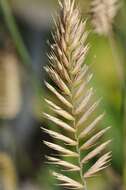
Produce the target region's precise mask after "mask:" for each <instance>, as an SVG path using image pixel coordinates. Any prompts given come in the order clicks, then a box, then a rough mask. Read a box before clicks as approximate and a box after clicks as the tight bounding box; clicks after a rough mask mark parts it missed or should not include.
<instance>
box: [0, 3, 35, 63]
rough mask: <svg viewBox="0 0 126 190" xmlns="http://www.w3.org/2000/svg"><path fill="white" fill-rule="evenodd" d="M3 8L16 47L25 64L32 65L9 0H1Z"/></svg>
mask: <svg viewBox="0 0 126 190" xmlns="http://www.w3.org/2000/svg"><path fill="white" fill-rule="evenodd" d="M0 6H1V10H2V13H3V16H4V19H5V23H6V25H7V27H8V30H9V32H10V34H11V37H12V39H13V41H14V43H15V46H16V49H17V51H18V53H19V55H20V57H21V59H22V62H23V63H24V64H25V65H30V63H31V59H30V56H29V54H28V52H27V49H26V47H25V45H24V43H23V40H22V38H21V35H20V33H19V31H18V29H17V26H16V21H15V18H14V17H13V14H12V11H11V8H10V5H9V3H8V0H0Z"/></svg>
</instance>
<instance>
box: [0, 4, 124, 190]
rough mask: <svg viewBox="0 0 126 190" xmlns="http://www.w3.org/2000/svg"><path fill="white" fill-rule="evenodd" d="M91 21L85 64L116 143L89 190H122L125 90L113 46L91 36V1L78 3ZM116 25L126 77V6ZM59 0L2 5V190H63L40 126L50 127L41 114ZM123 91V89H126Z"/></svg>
mask: <svg viewBox="0 0 126 190" xmlns="http://www.w3.org/2000/svg"><path fill="white" fill-rule="evenodd" d="M78 3H79V4H80V7H81V12H82V15H83V17H84V18H87V17H88V18H89V19H88V29H89V30H90V31H91V32H90V34H89V38H88V42H89V43H90V44H91V49H90V52H89V54H88V58H87V60H86V62H87V64H91V69H92V71H93V73H94V78H93V81H92V84H93V86H94V88H95V89H96V94H97V95H98V96H99V97H103V101H102V102H103V103H102V107H101V110H102V111H104V110H106V117H105V120H104V123H103V125H104V126H109V125H112V128H111V131H110V132H109V133H107V135H108V136H107V137H106V138H112V139H113V141H112V145H111V148H110V149H112V152H113V159H112V164H111V166H110V168H109V169H107V170H106V171H105V172H104V173H101V174H100V175H98V176H97V178H95V180H94V179H90V180H89V181H88V186H89V189H90V190H107V189H110V190H120V189H121V188H122V184H124V182H125V181H126V179H125V174H124V173H125V172H124V168H125V167H124V166H125V161H126V160H125V156H124V155H125V153H124V152H125V149H126V144H125V141H126V140H125V138H126V137H125V134H126V133H125V130H126V129H125V125H124V124H123V123H124V120H125V119H124V118H126V117H125V116H126V115H125V102H126V95H125V93H124V92H125V86H124V90H123V92H122V89H121V87H120V80H119V78H118V72H117V65H116V64H115V59H114V57H113V53H112V49H111V43H110V42H109V39H108V38H107V37H103V36H98V35H97V34H95V33H93V32H92V30H91V29H92V27H91V22H90V16H89V14H88V13H89V4H90V1H89V0H78ZM121 4H122V6H121V9H120V11H119V12H118V15H117V17H116V18H115V22H114V25H113V33H114V38H115V43H116V50H117V51H118V53H119V56H120V58H121V60H122V65H121V67H122V68H123V73H124V75H126V72H125V68H126V53H125V50H126V3H125V1H123V2H122V1H121ZM57 5H58V3H57V0H46V1H45V0H0V190H40V189H41V190H59V189H61V188H60V187H57V186H54V183H55V181H54V179H53V177H52V176H51V175H50V170H51V169H52V167H51V166H48V165H47V164H46V163H45V162H46V159H45V155H46V154H50V150H48V148H47V147H46V146H45V145H43V142H42V141H43V140H44V139H49V138H50V137H49V136H48V135H46V134H44V133H43V131H42V130H41V129H40V127H41V126H48V127H49V124H48V123H47V121H45V120H43V118H42V112H43V110H45V109H47V108H46V107H45V103H44V100H43V98H44V97H45V96H49V95H48V94H47V92H46V89H45V87H44V82H43V81H44V78H45V77H46V76H45V72H44V70H43V66H44V65H46V64H48V59H47V53H48V51H49V47H48V43H47V41H48V40H51V31H52V29H53V22H52V17H51V15H52V14H53V13H54V12H55V11H56V10H57ZM124 85H125V84H124ZM125 189H126V186H124V190H125Z"/></svg>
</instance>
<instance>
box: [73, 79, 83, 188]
mask: <svg viewBox="0 0 126 190" xmlns="http://www.w3.org/2000/svg"><path fill="white" fill-rule="evenodd" d="M71 78H72V79H73V77H72V76H71ZM71 86H73V84H71ZM73 91H74V90H73V87H72V89H71V94H72V97H71V102H72V105H73V108H72V114H73V115H74V118H76V116H75V114H74V113H75V106H74V96H73V94H74V93H73ZM73 127H74V128H75V129H76V132H75V139H76V141H77V145H76V151H77V153H78V155H79V157H78V164H79V167H80V179H81V181H82V184H83V186H84V189H82V190H87V184H86V180H85V179H84V176H83V164H82V163H81V151H80V142H79V138H78V129H77V127H76V120H74V121H73Z"/></svg>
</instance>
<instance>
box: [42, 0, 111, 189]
mask: <svg viewBox="0 0 126 190" xmlns="http://www.w3.org/2000/svg"><path fill="white" fill-rule="evenodd" d="M59 5H60V15H59V16H58V18H57V20H56V21H55V26H56V32H55V33H54V34H53V38H54V44H53V45H51V54H50V56H49V60H50V65H49V66H47V67H46V68H45V70H46V72H47V73H48V75H49V76H50V78H51V80H52V82H53V83H51V84H50V83H48V82H45V84H46V86H47V88H48V90H49V91H50V92H51V93H52V94H53V95H54V96H55V97H56V98H57V103H55V102H54V101H53V98H52V100H49V99H45V101H46V103H47V104H48V106H49V107H50V109H51V110H53V112H54V113H55V114H57V115H55V116H53V115H49V114H48V113H44V116H45V117H46V118H47V119H48V120H49V121H51V122H53V123H55V124H56V125H57V127H58V132H57V130H56V129H51V130H48V129H43V130H44V131H45V132H46V133H48V134H49V135H50V136H51V137H53V138H54V139H56V142H55V143H52V142H47V141H45V144H46V145H47V146H48V147H50V148H52V149H53V150H54V151H56V152H58V153H59V156H60V158H59V157H57V156H53V157H52V156H48V157H47V158H48V160H49V163H50V162H51V163H52V164H54V165H56V166H59V167H60V172H59V173H57V172H53V175H54V176H55V177H56V178H57V179H58V180H60V182H61V183H60V185H61V186H64V187H67V188H69V189H81V190H82V189H83V190H87V187H86V180H87V178H89V177H92V176H93V175H95V174H96V173H97V172H98V171H101V170H103V169H104V168H106V167H107V166H108V163H109V160H110V158H111V153H105V149H106V147H107V146H108V144H109V143H110V142H111V141H110V140H109V141H107V142H104V143H101V144H99V140H100V138H101V137H102V136H103V135H104V134H105V133H106V132H107V131H108V130H109V128H110V127H108V128H106V129H102V130H98V129H97V130H96V128H97V125H98V124H99V122H100V121H101V120H102V119H103V116H104V114H100V115H98V116H96V118H94V119H91V116H92V115H93V114H94V113H95V112H96V110H97V107H98V106H99V104H100V101H101V100H98V101H95V102H93V101H94V99H93V95H94V90H93V88H91V87H89V84H88V83H89V82H90V80H91V78H92V76H93V75H92V74H91V73H90V69H89V66H87V65H86V64H84V61H85V59H86V55H87V52H88V49H89V45H88V44H87V43H86V39H87V36H88V32H86V30H85V27H86V21H83V20H82V19H81V16H80V13H79V10H78V8H77V6H76V5H75V2H74V1H72V0H64V1H63V2H59ZM87 121H88V124H87ZM60 129H62V130H60ZM57 140H58V141H57ZM86 151H87V154H85V155H84V154H83V153H84V152H85V153H86ZM98 155H100V156H99V157H100V158H98V159H97V156H98ZM71 157H72V158H74V159H72V160H74V161H72V162H71V160H70V158H71ZM94 157H95V158H96V163H94V165H92V166H91V167H90V168H89V169H88V170H87V169H85V165H86V164H87V163H88V162H90V161H91V160H92V159H93V158H94ZM86 168H87V167H86ZM71 171H72V172H76V174H78V176H79V177H78V178H77V179H72V177H70V172H71Z"/></svg>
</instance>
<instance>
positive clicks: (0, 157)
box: [0, 153, 17, 190]
mask: <svg viewBox="0 0 126 190" xmlns="http://www.w3.org/2000/svg"><path fill="white" fill-rule="evenodd" d="M0 175H1V177H2V180H1V182H2V187H3V189H4V190H17V176H16V171H15V168H14V165H13V161H12V160H11V158H10V157H9V155H7V154H6V153H0Z"/></svg>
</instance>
